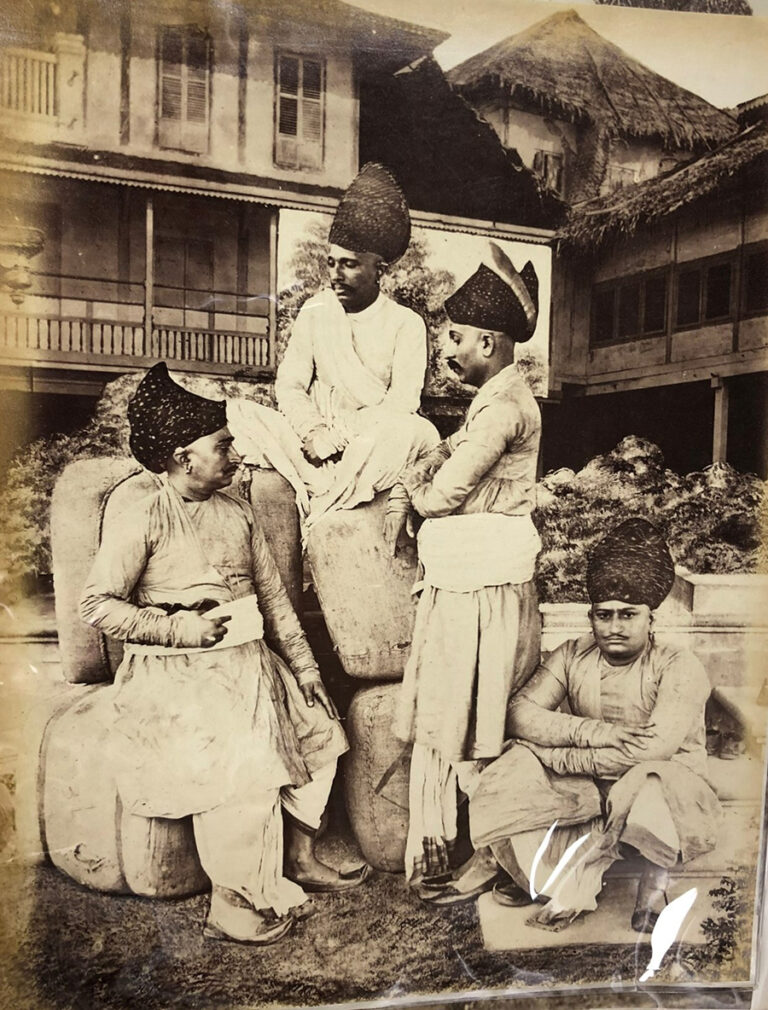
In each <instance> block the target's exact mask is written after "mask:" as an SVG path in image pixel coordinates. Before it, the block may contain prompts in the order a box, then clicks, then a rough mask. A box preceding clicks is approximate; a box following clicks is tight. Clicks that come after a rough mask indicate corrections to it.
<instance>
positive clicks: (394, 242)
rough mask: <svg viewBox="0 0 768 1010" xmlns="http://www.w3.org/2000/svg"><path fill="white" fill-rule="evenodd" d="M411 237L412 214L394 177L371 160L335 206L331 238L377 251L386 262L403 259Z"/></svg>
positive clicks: (354, 248) (355, 249) (336, 242)
mask: <svg viewBox="0 0 768 1010" xmlns="http://www.w3.org/2000/svg"><path fill="white" fill-rule="evenodd" d="M410 240H411V217H410V214H409V213H408V204H407V203H406V201H405V196H404V194H403V191H402V189H400V186H399V185H398V183H397V181H396V180H395V178H394V176H393V175H391V174H390V172H388V171H387V169H386V168H384V166H383V165H377V164H376V163H375V162H372V161H369V162H368V164H367V165H364V166H363V168H362V169H361V171H360V173H359V175H358V176H357V178H356V179H354V180H353V181H352V182H351V183H350V185H349V188H348V189H347V191H346V193H345V194H344V196H343V197H342V198H341V203H340V204H339V206H338V207H337V208H336V216H335V217H334V219H333V224H332V225H331V232H330V235H329V236H328V241H329V242H330V243H331V245H339V246H341V247H342V249H351V250H352V251H353V252H358V253H363V252H369V253H378V254H379V256H381V257H382V259H383V260H384V261H385V262H387V263H393V262H394V261H395V260H398V259H400V257H401V256H402V255H403V253H404V252H405V250H406V249H407V248H408V243H409V242H410Z"/></svg>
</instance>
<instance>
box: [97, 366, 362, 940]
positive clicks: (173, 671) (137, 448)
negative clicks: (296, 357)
mask: <svg viewBox="0 0 768 1010" xmlns="http://www.w3.org/2000/svg"><path fill="white" fill-rule="evenodd" d="M128 419H129V421H130V425H131V436H130V444H131V450H132V451H133V454H134V456H135V457H136V459H137V460H138V461H139V462H140V463H141V464H142V465H143V466H145V467H146V468H147V469H149V470H150V471H152V472H153V473H155V474H158V475H159V474H163V478H162V484H161V487H160V488H159V490H158V491H156V492H155V493H153V494H150V495H148V496H147V497H146V498H145V499H143V500H142V501H141V502H140V503H139V505H137V506H136V507H135V508H134V509H133V510H132V511H131V512H130V514H126V515H124V516H122V517H121V521H120V524H119V526H117V527H113V528H111V529H110V530H109V531H108V533H107V535H106V536H105V538H104V540H103V542H102V544H101V546H100V548H99V551H98V554H97V556H96V559H95V562H94V565H93V569H92V571H91V574H90V576H89V579H88V582H87V585H86V587H85V589H84V592H83V597H82V602H81V615H82V617H83V620H84V621H86V623H88V624H90V625H92V626H93V627H95V628H98V629H99V630H100V631H102V632H103V633H104V634H107V635H110V636H112V637H113V638H116V639H118V640H120V641H123V642H124V643H125V654H124V658H123V661H122V663H121V664H120V667H119V669H118V671H117V674H116V676H115V687H114V692H115V693H114V706H115V722H114V726H113V727H112V728H113V733H112V739H113V741H114V754H113V756H114V759H115V762H116V774H117V784H118V789H119V792H120V797H121V800H122V803H123V806H124V808H126V809H127V810H129V811H130V812H132V813H134V814H137V815H139V816H144V817H167V818H179V817H184V816H186V815H189V814H192V815H193V817H194V831H195V840H196V843H197V847H198V853H199V856H200V861H201V863H202V866H203V869H204V870H205V872H206V873H207V874H208V876H209V877H210V879H211V883H212V885H213V893H212V897H211V906H210V911H209V914H208V918H207V922H206V927H205V931H206V935H208V936H211V937H215V938H220V939H231V940H237V941H240V942H242V943H254V944H266V943H271V942H274V941H275V940H277V939H279V938H280V937H281V936H283V935H285V934H286V933H287V932H288V931H289V930H290V928H291V925H292V922H293V921H294V918H295V917H296V915H298V916H301V915H302V914H304V913H303V912H302V909H301V906H302V905H303V904H304V902H305V901H306V894H305V889H306V890H311V891H331V890H342V889H345V888H348V887H351V886H355V885H356V884H359V883H361V882H362V881H363V880H364V879H365V876H366V871H367V868H361V869H360V870H359V871H357V872H351V873H347V874H344V873H340V872H339V871H337V870H335V869H332V868H331V867H329V866H326V865H325V864H323V863H321V862H320V861H319V860H318V859H317V857H316V856H315V853H314V836H315V835H316V833H317V829H318V828H319V825H320V821H321V817H322V815H323V812H324V810H325V806H326V803H327V801H328V795H329V792H330V789H331V785H332V783H333V778H334V775H335V771H336V762H337V759H338V758H339V756H340V755H341V754H343V753H344V752H345V751H346V750H347V741H346V738H345V736H344V732H343V730H342V729H341V726H340V724H339V721H338V716H337V714H336V711H335V709H334V706H333V703H332V702H331V700H330V698H329V697H328V694H327V692H326V690H325V687H324V686H323V683H322V681H321V679H320V674H319V671H318V669H317V664H316V663H315V660H314V657H313V656H312V653H311V651H310V649H309V645H308V644H307V640H306V638H305V636H304V633H303V631H302V630H301V626H300V625H299V622H298V619H297V617H296V614H295V613H294V611H293V609H292V607H291V604H290V602H289V599H288V596H287V594H286V591H285V589H284V588H283V584H282V581H281V579H280V575H279V573H278V571H277V567H276V565H275V562H274V560H273V558H272V555H271V554H270V551H269V548H268V546H267V543H266V540H265V539H264V534H263V533H262V531H261V528H260V526H259V524H258V521H257V519H256V518H255V517H254V514H253V512H252V511H251V509H250V506H248V505H247V504H246V503H245V502H244V501H242V500H241V499H239V498H237V497H235V496H234V495H231V494H229V493H228V492H227V490H226V489H227V488H228V487H229V485H230V484H231V483H232V478H233V476H234V474H235V471H236V469H237V466H238V463H239V457H238V456H237V454H236V453H235V452H234V450H233V447H232V435H231V434H230V432H229V429H228V428H227V418H226V411H225V404H224V402H223V401H215V400H208V399H205V398H203V397H201V396H197V395H195V394H193V393H191V392H189V391H188V390H186V389H184V388H183V387H181V386H179V385H177V383H175V382H174V381H173V379H171V377H170V376H169V374H168V370H167V367H166V365H165V363H164V362H162V363H160V364H157V365H155V366H154V367H153V368H152V369H150V371H149V372H148V373H147V374H146V375H145V376H144V378H143V379H142V381H141V383H140V384H139V387H138V389H137V391H136V394H135V396H134V398H133V400H132V401H131V402H130V404H129V407H128ZM265 637H266V638H267V639H268V640H269V641H270V643H272V645H273V646H274V647H275V648H276V649H277V650H278V652H279V655H278V654H277V653H276V652H273V651H272V649H271V648H269V647H268V646H267V644H266V642H265ZM281 804H282V807H283V809H284V811H285V814H286V825H287V832H286V834H287V839H286V842H287V844H286V850H285V863H284V862H283V817H282V814H281ZM297 909H298V911H296V910H297ZM292 910H293V914H290V913H292Z"/></svg>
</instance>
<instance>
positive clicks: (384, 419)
mask: <svg viewBox="0 0 768 1010" xmlns="http://www.w3.org/2000/svg"><path fill="white" fill-rule="evenodd" d="M410 234H411V221H410V216H409V213H408V205H407V203H406V201H405V197H404V195H403V192H402V190H401V189H400V186H399V185H398V183H397V181H396V180H395V179H394V178H393V177H392V175H391V174H390V173H389V172H388V171H387V169H386V168H384V167H383V166H382V165H377V164H374V163H369V164H367V165H365V166H364V168H363V169H362V170H361V172H360V174H359V175H358V176H357V178H356V179H355V180H354V181H353V182H352V183H351V185H350V186H349V188H348V189H347V191H346V193H345V194H344V196H343V197H342V200H341V202H340V203H339V206H338V208H337V210H336V215H335V217H334V220H333V224H332V226H331V231H330V235H329V237H328V241H329V249H328V272H329V286H328V287H326V288H324V289H323V290H322V291H319V292H318V293H317V294H316V295H314V296H313V297H311V298H310V299H308V301H307V302H305V303H304V305H303V306H302V308H301V310H300V312H299V314H298V316H297V317H296V321H295V322H294V324H293V328H292V330H291V335H290V338H289V340H288V345H287V347H286V349H285V354H284V356H283V360H282V362H281V363H280V366H279V368H278V370H277V378H276V381H275V396H276V398H277V405H278V408H279V411H280V413H279V414H277V413H276V412H275V411H272V410H269V409H268V408H266V407H262V406H260V405H259V404H255V403H252V402H249V401H245V400H237V401H234V402H233V403H231V404H230V411H229V420H230V426H231V428H232V432H233V434H234V435H235V440H236V443H237V446H238V448H239V449H240V450H241V451H242V452H243V454H244V456H245V459H246V461H247V462H248V463H251V464H254V465H265V464H266V465H269V466H273V467H274V468H275V469H276V470H279V471H280V473H281V474H282V475H283V476H284V477H285V478H286V479H287V480H289V481H290V482H291V484H292V485H293V486H294V488H295V489H296V492H297V503H298V504H299V507H300V510H301V512H302V516H303V518H304V520H305V521H306V522H305V532H306V531H308V530H309V528H310V527H311V526H312V524H313V523H314V521H315V520H316V519H317V518H318V517H319V516H321V515H323V514H324V513H326V512H328V511H330V510H332V509H339V508H344V509H349V508H354V507H355V506H356V505H359V504H362V503H363V502H367V501H370V500H371V499H372V498H373V496H374V494H375V493H376V492H377V491H381V490H386V489H388V488H390V487H392V485H393V484H394V482H395V480H396V478H397V476H398V474H399V473H400V472H401V471H402V469H403V468H404V467H405V466H407V465H409V464H410V463H413V462H414V461H415V460H416V459H417V458H419V456H420V455H422V454H423V453H425V452H427V451H428V450H429V449H431V448H432V447H433V446H435V445H436V444H437V442H438V440H439V436H438V434H437V431H436V430H435V428H434V427H433V426H432V425H431V424H430V423H429V422H428V421H427V420H425V419H424V418H422V417H419V416H418V415H417V413H416V411H417V410H418V409H419V406H420V401H421V391H422V387H423V385H424V376H425V372H426V366H427V336H426V327H425V325H424V320H423V319H422V318H421V317H420V316H418V315H417V314H416V313H415V312H413V311H411V309H408V308H405V306H403V305H399V304H398V303H397V302H395V301H393V300H392V299H391V298H388V297H387V296H386V295H385V294H384V293H383V292H382V291H381V290H380V287H379V283H380V280H381V276H382V274H383V273H384V271H385V270H386V268H387V266H388V265H390V264H391V263H394V262H395V261H396V260H398V259H399V258H400V257H401V256H402V255H403V253H404V252H405V251H406V249H407V248H408V243H409V241H410Z"/></svg>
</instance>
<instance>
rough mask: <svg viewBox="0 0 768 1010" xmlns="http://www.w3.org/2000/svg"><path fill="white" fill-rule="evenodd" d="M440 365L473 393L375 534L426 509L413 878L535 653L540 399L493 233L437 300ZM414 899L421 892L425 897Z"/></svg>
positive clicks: (414, 690)
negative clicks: (522, 363) (469, 268)
mask: <svg viewBox="0 0 768 1010" xmlns="http://www.w3.org/2000/svg"><path fill="white" fill-rule="evenodd" d="M445 309H446V312H447V314H448V317H449V320H450V328H449V340H450V351H449V352H448V355H447V358H448V364H449V366H450V367H451V368H452V369H453V371H454V372H456V374H457V375H458V376H459V378H460V379H461V380H462V381H463V382H466V383H469V384H470V385H473V386H477V387H478V388H479V392H478V394H477V396H476V397H475V399H474V400H473V401H472V403H471V405H470V407H469V410H468V412H467V418H466V421H465V423H464V425H463V426H462V427H461V428H460V429H459V430H458V431H457V432H456V433H455V434H454V435H452V436H451V437H450V438H448V439H446V440H445V441H443V442H441V443H440V444H439V445H438V446H437V448H436V449H434V450H433V452H432V453H431V454H430V455H428V456H427V457H426V458H425V459H424V460H423V461H422V462H421V463H418V464H417V465H416V466H414V467H413V468H411V469H410V470H408V471H406V472H405V473H404V474H403V475H402V477H401V478H400V481H399V483H398V484H397V485H396V486H395V487H394V488H393V491H392V493H391V495H390V502H389V512H388V516H387V520H386V529H385V536H386V538H387V540H388V542H389V544H390V547H391V549H392V550H393V551H394V550H396V544H397V540H398V537H399V535H400V533H401V531H402V528H403V526H404V525H405V524H406V521H407V518H408V516H409V513H413V512H415V513H416V514H417V515H418V516H421V517H423V518H424V520H425V521H424V523H423V524H422V526H421V528H420V530H419V534H418V549H419V560H420V562H421V564H422V565H423V568H424V581H423V590H422V593H421V597H420V599H419V602H418V606H417V611H416V624H415V628H414V632H413V643H412V646H411V654H410V657H409V660H408V664H407V666H406V670H405V675H404V679H403V684H402V692H401V695H400V702H399V707H398V712H397V716H396V722H395V733H396V735H397V736H398V737H400V738H401V739H402V740H404V741H406V742H412V743H413V754H412V759H411V779H410V823H409V831H408V842H407V849H406V857H405V858H406V874H407V876H408V877H409V879H410V880H411V882H412V883H414V884H415V885H417V886H421V887H424V886H426V887H429V886H430V884H431V883H435V882H437V883H439V882H440V881H441V880H442V879H443V878H444V877H445V876H446V874H448V873H449V870H450V865H451V861H452V850H453V847H454V844H455V841H456V829H457V826H456V802H457V779H458V784H459V786H461V788H462V789H463V790H464V791H468V790H469V789H470V788H471V781H472V779H473V777H474V776H476V772H477V770H478V767H479V766H478V762H483V761H484V760H485V761H487V760H488V759H492V758H495V757H498V755H499V754H501V751H502V746H503V743H504V723H505V717H506V708H507V701H508V699H509V697H510V695H511V694H512V693H513V692H514V691H515V690H516V689H517V688H519V687H520V686H521V685H522V684H524V683H525V681H526V680H527V679H528V677H529V676H530V675H531V673H532V672H533V670H534V669H535V668H536V665H537V663H538V661H539V645H540V623H539V611H538V599H537V594H536V588H535V585H534V582H533V574H534V565H535V561H536V556H537V554H538V551H539V549H540V540H539V536H538V534H537V532H536V528H535V527H534V525H533V522H532V521H531V511H532V509H533V508H534V505H535V485H536V465H537V459H538V452H539V440H540V436H541V416H540V411H539V407H538V404H537V403H536V400H535V398H534V396H533V394H532V393H531V390H530V388H529V387H528V385H527V383H526V382H525V380H524V379H523V378H522V376H521V375H520V373H519V372H518V370H517V368H516V366H515V364H514V358H515V345H516V344H517V343H521V342H524V341H527V340H529V339H530V337H531V336H532V335H533V332H534V330H535V328H536V320H537V315H538V280H537V278H536V273H535V271H534V269H533V266H532V264H531V263H527V264H526V266H525V267H524V268H523V271H522V273H518V272H517V270H515V268H514V266H513V265H512V263H511V261H510V260H509V258H508V257H507V256H506V255H505V253H504V252H503V251H502V250H501V249H500V248H499V247H498V246H497V245H495V244H494V243H493V242H491V243H489V249H488V255H487V258H486V261H485V262H483V263H482V264H481V265H480V266H479V267H478V269H477V270H476V272H475V273H474V274H473V275H472V276H471V277H470V278H469V280H468V281H467V282H466V283H465V284H464V285H463V286H462V287H461V288H459V290H458V291H456V292H455V294H453V295H452V296H451V297H450V298H449V299H448V300H447V302H446V303H445ZM425 896H426V895H425Z"/></svg>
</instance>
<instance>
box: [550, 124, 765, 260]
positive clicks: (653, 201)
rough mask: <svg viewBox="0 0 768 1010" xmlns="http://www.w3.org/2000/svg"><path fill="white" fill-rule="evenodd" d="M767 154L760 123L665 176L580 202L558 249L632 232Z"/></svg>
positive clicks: (702, 194) (559, 235)
mask: <svg viewBox="0 0 768 1010" xmlns="http://www.w3.org/2000/svg"><path fill="white" fill-rule="evenodd" d="M764 156H768V125H766V124H765V123H756V124H754V125H753V126H750V127H748V128H747V129H745V130H743V131H742V132H741V133H739V134H737V135H736V136H735V137H731V138H729V139H728V140H727V141H725V142H724V143H723V144H721V145H720V147H718V148H716V149H715V150H714V151H710V152H708V153H707V154H705V155H703V156H702V157H700V158H697V159H694V160H692V161H688V162H685V163H684V164H681V165H678V166H676V167H675V168H673V169H671V170H670V171H669V172H666V173H664V174H663V175H659V176H656V177H655V178H653V179H648V180H647V181H645V182H641V183H637V184H636V185H634V186H628V187H626V189H622V190H618V191H616V192H614V193H610V194H608V195H606V196H601V197H595V198H594V199H592V200H588V201H586V202H585V203H582V204H578V205H577V206H574V207H572V208H571V210H570V212H569V214H568V218H567V220H566V222H565V224H564V225H563V226H562V227H561V228H560V229H559V231H558V232H557V234H556V240H557V246H558V251H561V250H563V249H574V250H575V249H581V250H587V249H590V248H592V249H594V248H597V247H598V246H600V245H602V244H603V243H604V242H605V241H606V240H608V239H610V238H614V237H617V236H619V235H621V236H623V237H629V236H630V235H632V234H634V233H635V232H636V231H637V230H638V229H640V228H642V227H643V226H645V225H648V224H651V223H652V222H654V221H658V220H659V219H661V218H664V217H669V216H670V215H672V214H675V213H677V212H678V211H679V210H681V209H682V208H683V207H686V206H687V205H689V204H692V203H694V202H696V201H697V200H700V199H702V198H703V197H705V196H707V195H708V194H709V193H712V192H713V191H715V190H716V189H717V188H718V187H719V186H721V185H722V184H724V183H726V182H727V181H728V180H729V179H731V178H733V177H734V176H736V175H738V174H739V173H740V172H742V171H745V170H747V169H748V168H749V167H750V166H751V165H752V164H753V163H754V162H755V161H756V160H757V159H758V158H760V157H764Z"/></svg>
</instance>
